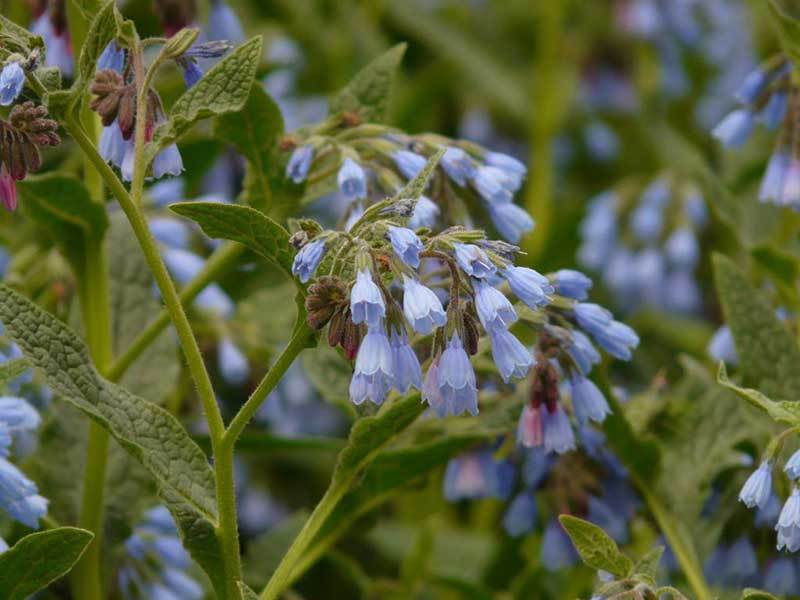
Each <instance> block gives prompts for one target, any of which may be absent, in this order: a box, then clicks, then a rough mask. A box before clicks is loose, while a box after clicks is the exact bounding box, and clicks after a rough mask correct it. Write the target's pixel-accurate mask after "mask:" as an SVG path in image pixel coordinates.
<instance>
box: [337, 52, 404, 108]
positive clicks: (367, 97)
mask: <svg viewBox="0 0 800 600" xmlns="http://www.w3.org/2000/svg"><path fill="white" fill-rule="evenodd" d="M405 51H406V44H397V45H396V46H395V47H394V48H391V49H390V50H388V51H387V52H385V53H384V54H382V55H381V56H379V57H378V58H376V59H375V60H373V61H372V62H371V63H369V64H368V65H367V66H366V67H364V68H363V69H362V70H361V71H359V72H358V73H357V74H356V76H355V77H354V78H353V79H352V80H351V81H350V83H348V84H347V85H346V86H345V87H344V89H342V90H341V91H340V92H339V93H338V94H336V96H334V97H333V98H332V99H331V105H330V110H331V113H338V112H354V113H358V114H359V115H360V116H361V118H362V120H364V121H368V122H373V123H374V122H381V121H383V120H385V119H386V112H387V109H388V107H389V99H390V96H391V92H392V83H393V82H394V78H395V74H396V72H397V68H398V67H399V66H400V61H401V60H403V54H405Z"/></svg>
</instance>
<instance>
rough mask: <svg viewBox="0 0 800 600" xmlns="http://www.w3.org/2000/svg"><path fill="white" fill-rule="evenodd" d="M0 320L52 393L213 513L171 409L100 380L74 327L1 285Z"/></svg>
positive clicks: (206, 472)
mask: <svg viewBox="0 0 800 600" xmlns="http://www.w3.org/2000/svg"><path fill="white" fill-rule="evenodd" d="M0 320H2V322H3V324H4V325H5V326H6V331H7V332H8V334H9V335H10V336H11V337H12V338H13V339H14V340H15V341H16V342H17V344H19V346H20V348H21V349H22V351H23V352H24V354H25V355H26V356H27V357H28V359H29V360H30V362H31V363H32V364H33V365H35V366H36V367H38V368H39V369H41V371H42V372H43V373H44V374H45V375H46V377H47V381H48V383H49V385H50V387H51V388H52V389H53V391H54V392H55V393H56V394H57V395H59V396H61V397H63V398H64V399H66V400H68V401H69V402H71V403H72V404H74V405H75V406H76V407H77V408H79V409H80V410H81V411H83V412H84V413H86V414H87V415H88V416H89V417H91V418H92V419H94V420H95V421H96V422H98V423H100V424H101V425H102V426H103V427H105V428H106V429H108V431H109V432H110V433H111V435H112V436H114V438H115V439H116V440H117V441H118V442H119V443H120V444H121V445H122V446H123V448H125V449H126V450H127V451H128V452H130V453H131V454H132V455H133V456H135V457H136V458H137V459H138V460H139V461H140V462H141V463H142V465H144V467H145V468H146V469H147V470H148V471H149V472H150V474H151V475H152V476H153V477H154V478H155V479H156V481H157V482H158V483H159V484H160V485H162V486H164V487H167V488H169V489H170V490H172V491H174V493H175V494H176V495H177V496H179V497H180V498H181V499H182V500H183V501H184V502H187V503H189V504H190V505H192V506H193V507H194V509H195V510H197V511H198V512H200V513H201V514H203V515H204V516H205V517H207V518H208V519H209V520H212V521H213V520H215V519H216V502H215V499H214V476H213V473H212V471H211V469H210V468H209V466H208V462H207V460H206V456H205V454H203V452H202V450H201V449H200V448H199V447H198V446H197V444H195V443H194V442H193V441H192V439H191V438H190V437H189V435H188V433H187V432H186V430H185V429H184V428H183V427H182V426H181V424H180V423H179V422H178V421H177V420H176V419H175V418H174V417H173V416H172V415H170V414H169V413H168V412H167V411H165V410H164V409H162V408H160V407H159V406H156V405H155V404H153V403H151V402H148V401H146V400H143V399H142V398H139V397H138V396H135V395H133V394H132V393H130V392H128V391H127V390H125V389H124V388H121V387H119V386H117V385H115V384H112V383H110V382H108V381H105V380H104V379H103V378H102V377H100V375H99V374H98V373H97V371H96V370H95V368H94V366H93V365H92V363H91V361H90V360H89V354H88V352H87V350H86V347H85V346H84V344H83V342H81V340H80V339H79V338H78V336H76V335H75V333H73V332H72V331H71V330H70V329H69V328H68V327H67V326H66V325H64V324H63V323H61V322H60V321H58V320H57V319H56V318H55V317H53V316H52V315H50V314H48V313H47V312H45V311H44V310H42V309H41V308H39V307H38V306H36V305H35V304H33V303H32V302H31V301H30V300H27V299H26V298H24V297H23V296H21V295H19V294H17V293H16V292H14V291H13V290H11V289H10V288H8V287H6V286H0Z"/></svg>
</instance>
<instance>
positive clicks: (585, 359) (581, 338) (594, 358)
mask: <svg viewBox="0 0 800 600" xmlns="http://www.w3.org/2000/svg"><path fill="white" fill-rule="evenodd" d="M570 335H571V336H572V343H571V344H570V345H569V346H568V347H567V353H568V354H569V355H570V357H572V360H573V361H574V362H575V365H576V366H577V367H578V369H579V370H580V372H581V373H583V374H584V375H588V374H589V373H590V372H591V370H592V366H594V365H596V364H597V363H599V362H600V360H601V357H600V353H599V352H598V351H597V348H595V347H594V345H593V344H592V342H591V340H589V338H588V337H586V335H585V334H584V333H583V332H582V331H578V330H577V329H573V330H572V331H570Z"/></svg>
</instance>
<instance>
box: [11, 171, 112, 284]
mask: <svg viewBox="0 0 800 600" xmlns="http://www.w3.org/2000/svg"><path fill="white" fill-rule="evenodd" d="M17 189H18V190H19V194H20V199H21V202H20V203H21V204H22V206H23V207H24V210H25V212H26V213H27V214H28V215H30V217H31V218H32V219H33V220H35V221H36V222H37V223H39V224H41V225H42V226H44V227H45V228H46V229H47V231H48V232H49V234H50V236H51V237H52V238H53V240H54V241H55V243H56V244H57V245H58V247H59V250H61V252H62V253H63V254H64V256H66V258H67V260H68V261H69V263H70V266H71V267H72V268H73V270H74V271H75V272H76V274H79V273H81V272H82V271H83V264H84V259H85V256H86V244H87V240H89V239H101V238H102V237H103V234H104V233H105V230H106V228H107V227H108V217H107V216H106V211H105V207H104V206H101V205H100V204H98V203H96V202H92V199H91V198H90V196H89V192H88V190H87V189H86V187H85V186H84V185H83V183H82V182H81V181H80V180H79V179H76V178H74V177H70V176H67V175H62V174H59V173H47V174H45V175H35V176H34V175H32V176H29V177H26V178H25V179H24V180H23V181H19V182H17Z"/></svg>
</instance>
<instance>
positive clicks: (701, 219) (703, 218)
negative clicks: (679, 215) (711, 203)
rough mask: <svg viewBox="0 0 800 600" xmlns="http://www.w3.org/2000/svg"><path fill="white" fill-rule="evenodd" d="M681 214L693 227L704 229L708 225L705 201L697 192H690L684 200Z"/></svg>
mask: <svg viewBox="0 0 800 600" xmlns="http://www.w3.org/2000/svg"><path fill="white" fill-rule="evenodd" d="M683 214H684V215H685V216H686V218H687V219H689V220H690V221H691V222H692V223H693V224H694V225H695V227H705V226H706V224H707V223H708V208H706V201H705V200H704V199H703V196H702V195H701V194H700V192H698V191H697V190H692V191H690V192H689V194H688V195H687V196H686V198H685V199H684V203H683Z"/></svg>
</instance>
